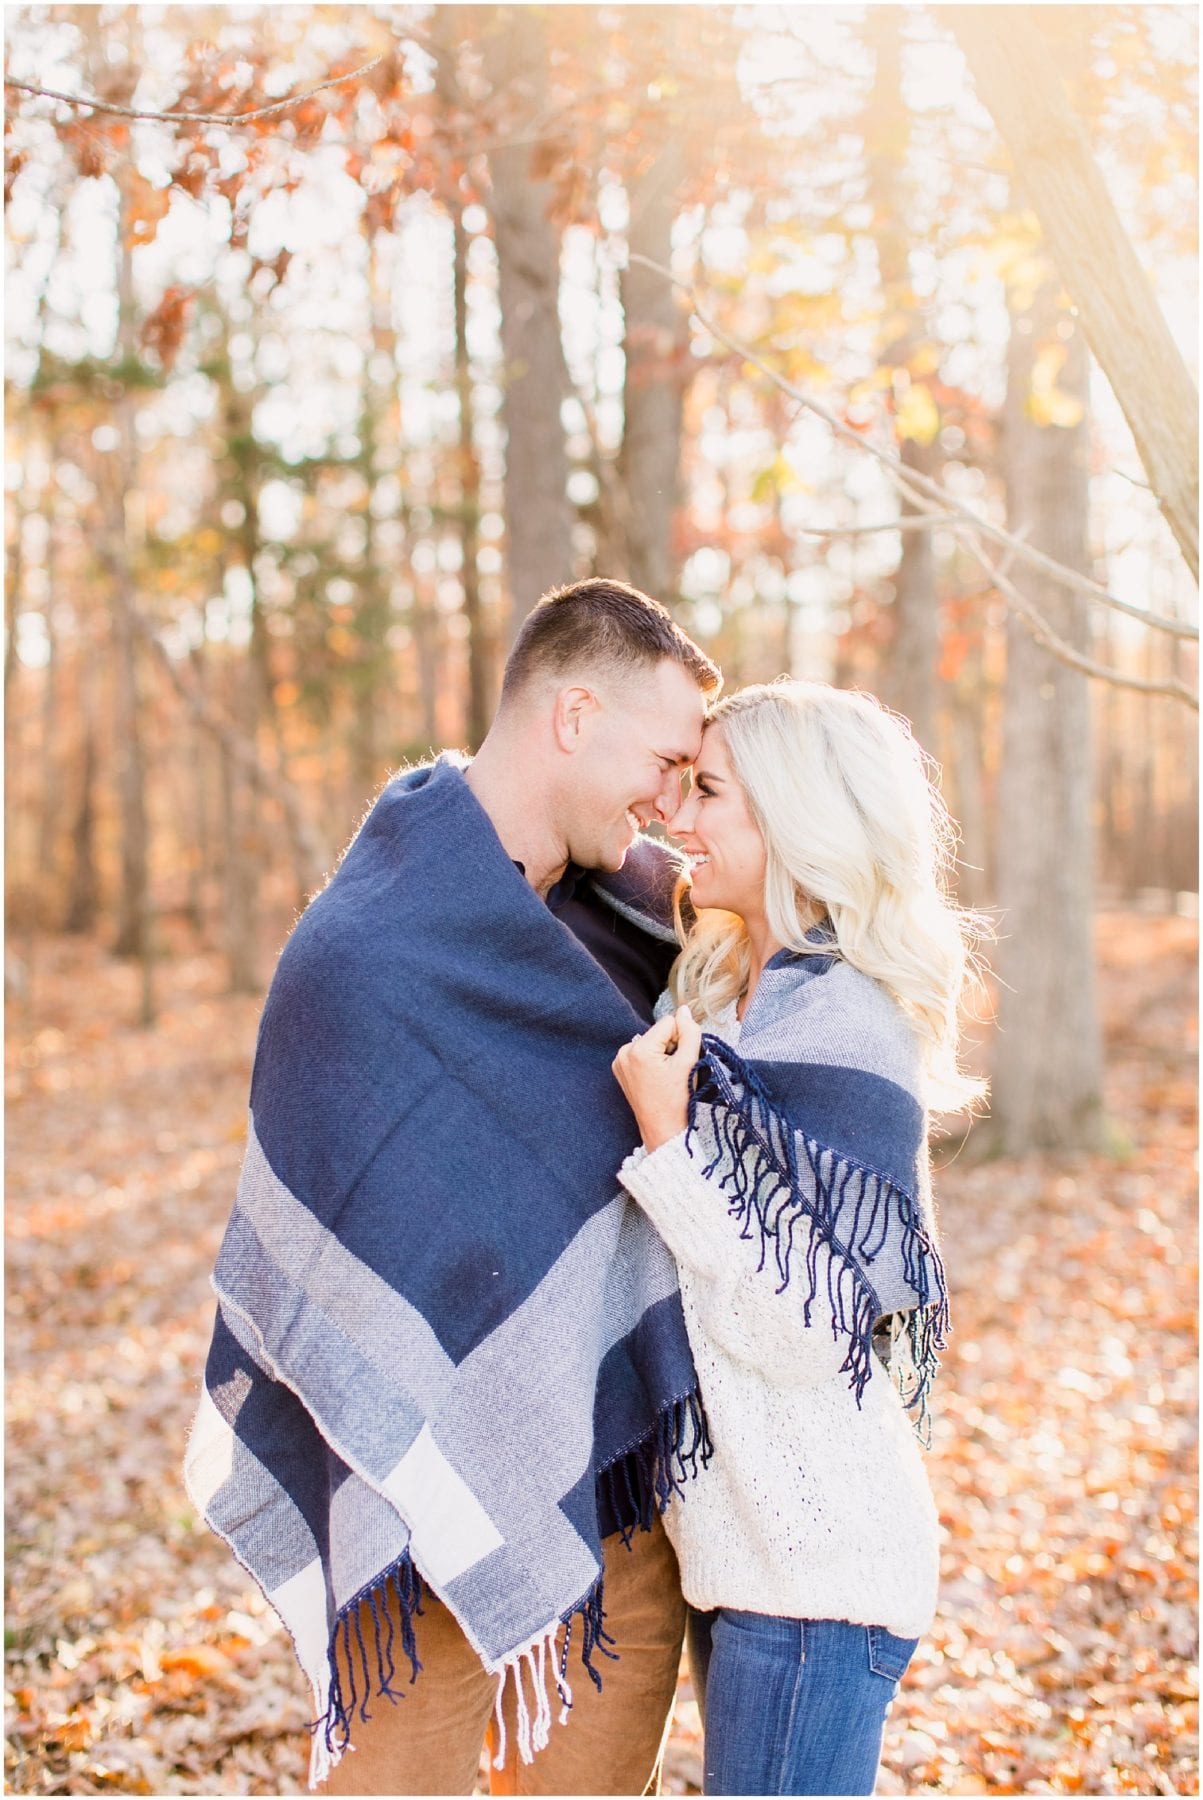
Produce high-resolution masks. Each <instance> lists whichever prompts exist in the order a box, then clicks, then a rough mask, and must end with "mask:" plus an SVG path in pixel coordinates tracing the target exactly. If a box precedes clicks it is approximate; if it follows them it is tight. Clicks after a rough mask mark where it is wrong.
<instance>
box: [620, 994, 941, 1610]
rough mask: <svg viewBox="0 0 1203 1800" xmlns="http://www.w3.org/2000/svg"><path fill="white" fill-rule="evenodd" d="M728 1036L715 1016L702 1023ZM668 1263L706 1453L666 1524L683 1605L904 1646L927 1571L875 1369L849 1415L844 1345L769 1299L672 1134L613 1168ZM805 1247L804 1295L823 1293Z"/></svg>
mask: <svg viewBox="0 0 1203 1800" xmlns="http://www.w3.org/2000/svg"><path fill="white" fill-rule="evenodd" d="M711 1029H712V1030H715V1031H716V1032H718V1033H719V1034H720V1035H721V1036H722V1037H724V1038H725V1039H726V1040H727V1042H729V1043H736V1042H737V1041H738V1031H739V1027H738V1024H737V1022H736V1020H735V1017H734V1010H733V1009H732V1011H731V1013H730V1015H724V1016H723V1017H722V1019H720V1020H718V1021H716V1022H715V1024H714V1025H713V1026H712V1027H711ZM620 1177H621V1180H622V1182H623V1185H624V1186H625V1187H626V1188H627V1190H628V1192H629V1193H630V1194H631V1195H633V1197H634V1198H635V1199H636V1200H637V1201H638V1203H639V1205H640V1206H641V1207H642V1208H643V1210H644V1211H645V1212H646V1214H647V1215H648V1217H649V1218H650V1219H651V1221H652V1223H653V1224H654V1225H655V1226H656V1228H657V1230H658V1231H659V1233H660V1235H661V1237H662V1238H663V1239H664V1242H665V1243H666V1244H667V1246H668V1248H669V1249H670V1250H671V1251H672V1253H673V1255H674V1256H675V1257H676V1259H677V1264H678V1268H679V1273H680V1280H681V1298H682V1302H683V1305H684V1309H685V1322H686V1326H687V1328H688V1331H689V1341H690V1344H691V1346H692V1348H693V1355H694V1361H695V1363H696V1365H697V1372H698V1380H699V1384H700V1386H701V1391H702V1398H703V1400H704V1402H705V1406H706V1412H707V1416H708V1418H709V1421H710V1434H711V1437H712V1439H713V1441H714V1454H713V1456H712V1457H711V1459H710V1462H709V1463H708V1465H707V1466H706V1467H705V1468H704V1469H699V1473H698V1476H697V1479H696V1480H693V1481H690V1482H689V1483H688V1484H687V1489H686V1492H685V1494H684V1495H683V1496H678V1495H674V1497H673V1500H672V1502H671V1504H670V1506H669V1508H668V1511H667V1513H666V1514H665V1519H664V1523H665V1526H666V1528H667V1530H668V1535H669V1537H670V1538H671V1540H672V1542H673V1545H674V1548H675V1549H676V1552H677V1559H678V1561H679V1563H680V1566H681V1586H682V1588H683V1590H684V1593H685V1597H686V1599H687V1600H689V1601H690V1602H691V1604H692V1605H694V1606H697V1607H700V1608H706V1609H708V1608H711V1607H718V1606H728V1607H737V1608H739V1609H741V1610H743V1611H747V1612H760V1613H772V1614H776V1615H778V1616H779V1617H784V1618H800V1619H846V1620H849V1621H851V1622H852V1623H854V1624H862V1625H881V1626H884V1627H885V1629H886V1630H887V1631H891V1632H894V1633H895V1634H896V1635H897V1636H899V1637H908V1638H913V1637H920V1636H922V1634H923V1633H924V1632H925V1631H926V1630H927V1628H928V1626H929V1625H930V1624H931V1621H932V1617H933V1614H934V1612H935V1605H936V1586H937V1581H938V1573H939V1548H938V1541H937V1538H938V1529H939V1527H938V1522H937V1518H936V1511H935V1506H934V1504H933V1502H932V1497H931V1492H930V1489H929V1488H928V1484H927V1477H926V1474H925V1472H924V1469H923V1465H922V1460H921V1452H920V1450H919V1446H918V1444H917V1442H916V1440H915V1436H914V1432H913V1430H912V1428H911V1424H910V1421H909V1419H908V1418H907V1416H906V1413H905V1411H904V1408H903V1406H902V1403H901V1401H900V1399H899V1397H898V1394H897V1393H896V1392H895V1389H894V1388H893V1386H892V1385H891V1382H890V1379H889V1376H888V1374H887V1372H886V1370H885V1369H883V1368H882V1367H880V1366H878V1365H876V1364H875V1366H874V1370H873V1373H872V1375H871V1377H870V1379H869V1381H868V1384H867V1385H866V1387H865V1390H864V1393H863V1395H862V1397H861V1404H860V1406H859V1407H858V1406H857V1402H856V1396H855V1395H854V1393H853V1392H852V1390H851V1388H850V1387H849V1377H848V1373H847V1371H844V1372H841V1370H840V1364H841V1363H842V1362H843V1360H844V1357H845V1354H846V1352H847V1348H848V1340H847V1339H846V1338H845V1337H843V1336H842V1335H841V1336H838V1337H836V1336H833V1330H832V1318H831V1314H830V1312H829V1311H828V1312H827V1313H826V1314H824V1312H823V1311H822V1309H821V1308H820V1307H819V1306H818V1305H817V1304H816V1305H814V1306H812V1309H811V1324H810V1326H809V1327H807V1326H806V1325H805V1324H804V1322H803V1317H802V1296H801V1294H800V1293H799V1291H798V1289H797V1287H796V1285H791V1286H789V1287H787V1288H785V1289H784V1290H783V1291H782V1292H781V1293H778V1292H777V1291H776V1289H777V1278H776V1276H775V1274H774V1273H773V1271H772V1267H771V1264H770V1266H768V1267H766V1268H764V1269H759V1270H758V1269H757V1263H758V1262H759V1260H760V1246H759V1243H758V1242H753V1241H750V1240H744V1239H741V1238H740V1235H739V1230H738V1227H737V1225H736V1224H735V1223H734V1222H733V1221H732V1220H731V1219H730V1218H729V1217H728V1216H727V1196H726V1194H725V1193H724V1191H723V1189H722V1188H721V1187H720V1186H719V1184H718V1183H717V1181H714V1180H709V1181H708V1180H706V1179H705V1178H704V1177H703V1176H702V1174H701V1165H700V1163H699V1162H697V1161H695V1160H694V1159H693V1158H692V1157H691V1156H690V1155H689V1153H688V1152H687V1150H686V1148H685V1135H684V1133H682V1134H681V1135H680V1136H678V1137H675V1138H673V1139H672V1140H671V1141H670V1142H668V1143H666V1144H664V1145H662V1146H661V1147H660V1148H659V1149H658V1150H655V1151H653V1152H652V1153H651V1154H649V1153H648V1152H647V1151H645V1150H644V1149H642V1148H640V1149H638V1150H636V1151H634V1152H633V1153H632V1155H631V1156H629V1157H628V1158H627V1160H626V1162H625V1163H624V1164H623V1166H622V1169H621V1170H620ZM828 1254H829V1253H828V1252H827V1251H826V1250H825V1249H823V1250H821V1251H820V1264H819V1282H818V1292H819V1295H820V1297H822V1296H823V1295H824V1294H825V1293H826V1269H825V1264H824V1261H823V1260H822V1259H823V1258H825V1257H826V1256H827V1255H828Z"/></svg>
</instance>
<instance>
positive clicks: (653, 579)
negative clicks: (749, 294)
mask: <svg viewBox="0 0 1203 1800" xmlns="http://www.w3.org/2000/svg"><path fill="white" fill-rule="evenodd" d="M684 175H685V162H684V155H683V152H682V149H681V144H680V140H679V138H676V137H673V138H670V139H669V141H668V142H667V143H665V144H663V145H662V146H661V147H660V149H659V150H658V151H657V153H656V155H655V158H654V160H653V161H652V162H651V163H650V164H649V166H648V168H647V169H646V171H645V172H644V174H643V175H642V176H641V177H640V178H639V179H638V180H637V181H635V182H633V183H632V185H631V190H630V224H629V227H628V233H627V240H628V244H629V246H630V249H631V251H632V252H637V253H638V254H639V255H641V256H646V257H650V259H651V260H652V261H653V262H657V263H659V264H660V265H661V267H662V268H667V267H668V266H669V265H670V264H671V262H672V228H673V221H674V219H675V218H676V216H677V202H676V197H677V193H678V190H679V188H680V186H681V182H682V181H683V179H684ZM620 291H621V297H622V309H623V314H624V316H625V321H626V324H625V336H624V346H623V347H624V350H625V353H626V375H625V379H624V384H623V411H624V423H623V436H622V453H621V458H620V464H619V471H620V476H621V480H622V486H623V490H624V498H625V506H624V508H623V512H624V515H625V520H624V522H625V525H626V540H627V557H626V561H627V575H628V579H629V580H630V581H631V582H632V583H633V584H634V586H635V587H637V588H641V589H642V590H643V592H644V593H646V594H651V595H652V597H653V598H654V599H657V600H661V601H665V602H667V601H669V600H670V599H671V598H672V597H673V595H674V594H675V592H676V579H677V570H676V559H675V557H674V555H673V519H674V516H675V513H676V509H677V501H678V494H679V470H680V462H681V421H682V413H683V410H684V390H685V382H686V379H687V373H686V371H687V368H688V344H689V327H688V323H687V319H686V315H685V314H684V313H683V312H682V310H681V308H680V306H679V305H678V304H677V297H676V291H675V290H674V289H673V288H671V287H670V286H669V284H668V282H666V281H665V280H664V277H663V276H662V275H658V274H656V272H655V271H654V270H652V269H646V268H644V267H643V266H642V265H641V264H639V263H631V264H629V265H628V267H627V268H626V269H624V270H623V272H622V276H621V289H620Z"/></svg>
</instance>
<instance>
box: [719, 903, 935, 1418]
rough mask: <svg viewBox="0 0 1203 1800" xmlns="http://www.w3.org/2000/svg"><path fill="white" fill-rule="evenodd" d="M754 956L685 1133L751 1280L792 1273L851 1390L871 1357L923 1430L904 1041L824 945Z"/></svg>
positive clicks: (917, 1090) (926, 1381)
mask: <svg viewBox="0 0 1203 1800" xmlns="http://www.w3.org/2000/svg"><path fill="white" fill-rule="evenodd" d="M810 942H811V943H812V944H813V946H814V948H813V949H812V950H810V951H809V952H797V951H788V950H782V951H780V952H779V953H778V954H777V955H776V956H775V957H773V959H772V961H771V962H770V963H769V964H768V965H767V967H766V968H765V970H764V972H763V974H762V975H761V978H760V981H759V984H758V985H757V988H756V992H755V994H754V995H753V997H752V1000H751V1003H750V1005H749V1006H748V1009H747V1014H746V1016H745V1018H744V1021H743V1025H742V1028H741V1030H740V1033H739V1049H738V1052H737V1051H736V1050H735V1049H733V1048H732V1046H731V1045H730V1044H728V1043H727V1042H725V1040H724V1039H723V1038H722V1037H721V1036H718V1035H715V1034H713V1033H710V1032H707V1033H704V1034H703V1037H702V1056H701V1058H700V1059H699V1061H698V1062H697V1064H696V1065H695V1067H694V1071H693V1077H692V1083H691V1097H690V1111H689V1133H688V1136H687V1139H686V1143H687V1145H688V1146H689V1148H690V1150H691V1153H692V1154H693V1155H695V1156H697V1157H699V1158H700V1159H701V1162H702V1164H703V1167H704V1172H705V1174H706V1175H707V1176H712V1177H714V1178H715V1179H716V1180H717V1181H718V1182H719V1183H720V1184H721V1185H722V1187H723V1188H724V1190H725V1191H726V1194H727V1197H728V1210H729V1212H730V1214H731V1216H732V1218H733V1219H734V1220H735V1221H736V1222H737V1223H738V1226H739V1230H740V1235H741V1236H742V1237H745V1238H751V1239H753V1240H756V1239H759V1242H760V1249H761V1262H760V1266H761V1268H762V1269H764V1270H765V1272H766V1275H765V1278H766V1279H776V1280H777V1282H778V1286H779V1289H784V1288H785V1287H786V1286H787V1284H789V1283H791V1282H792V1281H793V1280H794V1278H795V1276H796V1275H797V1267H796V1265H797V1262H798V1260H799V1259H800V1260H801V1267H802V1273H801V1276H800V1277H799V1279H801V1280H804V1281H805V1283H806V1298H805V1301H804V1312H805V1319H806V1323H807V1324H808V1325H809V1324H810V1323H811V1315H812V1310H813V1309H814V1308H815V1307H816V1304H817V1305H818V1307H819V1309H820V1314H819V1316H820V1317H822V1318H823V1319H828V1320H830V1322H831V1329H832V1331H833V1333H834V1334H835V1336H836V1337H837V1338H840V1337H842V1338H844V1339H845V1340H846V1344H847V1355H846V1358H845V1361H844V1365H843V1367H844V1369H845V1370H846V1371H847V1373H848V1376H849V1382H850V1385H851V1387H852V1388H853V1390H854V1392H855V1394H856V1397H857V1400H858V1402H859V1400H860V1398H861V1395H862V1394H863V1392H864V1388H865V1383H866V1382H867V1381H868V1380H869V1378H870V1376H871V1374H872V1371H873V1367H874V1357H873V1352H874V1351H876V1352H877V1354H878V1358H879V1360H881V1361H882V1362H885V1363H886V1364H887V1365H888V1367H889V1369H890V1372H891V1375H892V1377H893V1379H894V1381H895V1384H896V1386H897V1387H898V1389H899V1392H900V1394H901V1396H902V1399H903V1401H904V1403H905V1404H906V1406H907V1407H908V1408H910V1409H911V1410H912V1411H913V1413H914V1415H915V1424H916V1429H917V1430H918V1432H919V1435H920V1436H921V1437H922V1438H924V1440H925V1441H926V1437H927V1430H928V1414H927V1397H928V1394H929V1392H930V1389H931V1384H932V1381H933V1379H934V1377H935V1374H936V1370H937V1366H938V1352H939V1351H940V1350H941V1349H942V1348H943V1346H944V1340H945V1336H946V1333H947V1330H948V1323H949V1319H948V1292H947V1286H946V1283H945V1277H944V1267H943V1263H942V1261H941V1258H940V1252H939V1248H938V1246H937V1241H936V1230H935V1221H934V1216H933V1211H932V1202H931V1180H930V1173H929V1167H928V1148H927V1113H926V1108H925V1105H924V1100H923V1095H922V1088H923V1082H922V1075H921V1068H920V1058H919V1051H918V1044H917V1041H916V1038H915V1035H914V1033H913V1031H912V1029H911V1026H910V1024H909V1022H908V1021H907V1019H906V1016H905V1014H904V1013H903V1011H902V1009H901V1007H900V1006H899V1005H898V1004H897V1002H896V1001H895V1000H894V999H893V998H892V996H891V995H889V994H888V993H887V992H886V990H885V988H884V987H882V986H881V984H880V983H879V982H876V981H873V980H871V979H870V978H869V977H868V976H867V975H863V974H862V973H861V972H860V971H859V970H858V969H855V968H853V967H852V966H851V965H850V964H848V963H846V962H844V961H842V960H841V959H840V958H839V957H838V956H833V955H832V954H831V953H830V945H831V944H832V942H833V936H832V933H831V931H830V927H824V928H821V929H819V930H816V931H814V932H812V933H811V934H810Z"/></svg>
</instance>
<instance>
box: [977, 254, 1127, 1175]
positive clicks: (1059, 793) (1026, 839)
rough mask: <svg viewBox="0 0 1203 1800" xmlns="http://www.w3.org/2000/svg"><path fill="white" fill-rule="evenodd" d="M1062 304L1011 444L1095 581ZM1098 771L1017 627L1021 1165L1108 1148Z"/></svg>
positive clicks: (1031, 577)
mask: <svg viewBox="0 0 1203 1800" xmlns="http://www.w3.org/2000/svg"><path fill="white" fill-rule="evenodd" d="M1056 292H1057V288H1056V284H1055V283H1053V282H1048V283H1046V284H1045V285H1044V287H1043V288H1042V289H1041V290H1040V292H1039V294H1038V296H1037V299H1036V302H1035V304H1034V306H1033V308H1032V310H1031V312H1029V313H1028V314H1026V315H1024V316H1021V317H1013V318H1012V336H1011V347H1010V351H1009V355H1008V368H1007V398H1006V405H1005V410H1004V418H1003V433H1002V436H1003V462H1004V469H1005V474H1006V483H1007V524H1008V527H1009V529H1010V530H1012V531H1016V532H1020V533H1024V534H1026V536H1027V538H1028V541H1029V542H1030V543H1032V544H1035V545H1036V546H1037V547H1038V548H1039V549H1041V550H1044V551H1046V552H1047V553H1048V554H1049V555H1050V556H1055V557H1057V558H1058V559H1059V560H1060V561H1061V562H1063V563H1066V564H1068V565H1069V567H1071V568H1074V569H1080V570H1081V571H1082V572H1083V573H1088V572H1089V558H1088V553H1087V535H1086V527H1087V483H1088V470H1089V464H1088V458H1089V430H1088V423H1087V415H1086V411H1085V406H1086V398H1087V391H1088V390H1087V380H1088V358H1087V354H1086V346H1085V343H1084V341H1083V335H1082V332H1081V330H1080V329H1075V330H1074V332H1073V335H1072V336H1071V337H1070V338H1069V340H1068V343H1067V351H1068V356H1067V361H1066V363H1065V366H1064V368H1063V370H1062V372H1061V376H1060V383H1059V385H1060V386H1061V388H1062V389H1063V390H1064V391H1065V392H1067V393H1070V394H1072V395H1074V396H1076V397H1077V398H1078V399H1079V400H1080V401H1081V402H1082V406H1083V412H1082V417H1081V419H1080V420H1079V422H1078V424H1077V425H1075V426H1072V427H1070V428H1066V427H1062V426H1054V425H1041V424H1038V423H1036V422H1035V421H1034V420H1033V418H1032V417H1031V415H1030V412H1029V408H1028V401H1029V396H1030V392H1031V377H1032V368H1033V363H1034V360H1035V355H1036V352H1037V349H1038V347H1039V345H1040V343H1041V341H1042V340H1044V339H1047V338H1048V337H1049V336H1051V335H1052V334H1053V333H1054V332H1055V331H1056V327H1057V324H1058V322H1059V321H1058V309H1057V303H1056ZM1024 582H1025V591H1026V592H1028V593H1030V594H1031V597H1032V599H1033V600H1034V602H1035V603H1036V605H1037V606H1038V607H1039V608H1040V610H1041V611H1042V612H1043V613H1044V615H1045V616H1046V618H1047V619H1048V620H1049V622H1050V623H1051V624H1052V625H1053V627H1054V629H1055V630H1056V631H1058V632H1059V633H1060V634H1061V636H1062V637H1064V638H1066V639H1067V640H1068V641H1069V642H1070V643H1072V644H1074V645H1075V647H1079V648H1085V619H1084V608H1085V605H1086V604H1088V603H1086V602H1084V601H1083V600H1081V599H1080V598H1079V597H1078V596H1077V595H1075V594H1073V593H1071V592H1070V591H1069V590H1067V589H1066V588H1064V587H1062V586H1060V585H1059V584H1057V583H1056V582H1054V581H1051V580H1049V579H1048V578H1046V577H1043V576H1040V575H1038V574H1036V573H1035V572H1034V571H1030V570H1029V571H1027V572H1026V574H1025V577H1024ZM1092 766H1093V765H1092V757H1091V744H1090V714H1089V699H1088V690H1087V680H1086V677H1085V676H1084V675H1082V674H1080V673H1078V672H1077V671H1076V670H1074V669H1070V668H1068V667H1067V666H1066V665H1065V664H1063V663H1060V662H1058V661H1056V660H1055V659H1054V658H1053V657H1051V656H1050V655H1049V654H1048V653H1047V651H1045V650H1043V649H1041V648H1040V646H1039V645H1037V644H1036V643H1035V642H1034V641H1033V639H1032V638H1031V636H1030V635H1029V633H1028V631H1027V630H1026V629H1025V627H1024V626H1023V624H1022V623H1021V622H1019V621H1018V620H1017V619H1015V618H1014V616H1012V617H1011V618H1010V620H1009V621H1008V625H1007V672H1006V686H1005V696H1004V717H1003V741H1002V762H1001V768H1000V771H999V782H998V839H997V849H996V857H995V866H996V868H997V872H998V902H999V907H1000V911H1001V919H1000V923H999V942H998V945H997V952H996V956H995V958H994V961H995V965H996V967H997V971H998V975H999V981H1000V991H999V1000H998V1024H999V1030H998V1033H997V1034H996V1039H995V1065H994V1070H993V1078H992V1099H991V1117H992V1125H993V1130H992V1133H991V1134H989V1135H993V1137H994V1138H995V1141H996V1143H997V1145H998V1147H999V1148H1000V1149H1001V1150H1003V1151H1004V1152H1005V1153H1006V1154H1009V1155H1016V1156H1018V1155H1025V1154H1028V1153H1031V1152H1038V1151H1043V1150H1062V1149H1065V1150H1068V1149H1094V1148H1098V1147H1099V1145H1100V1143H1101V1141H1102V1130H1103V1114H1102V1043H1101V1036H1100V1028H1099V1016H1098V1007H1097V1002H1096V997H1095V956H1094V869H1093V832H1092V823H1091V790H1092Z"/></svg>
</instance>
